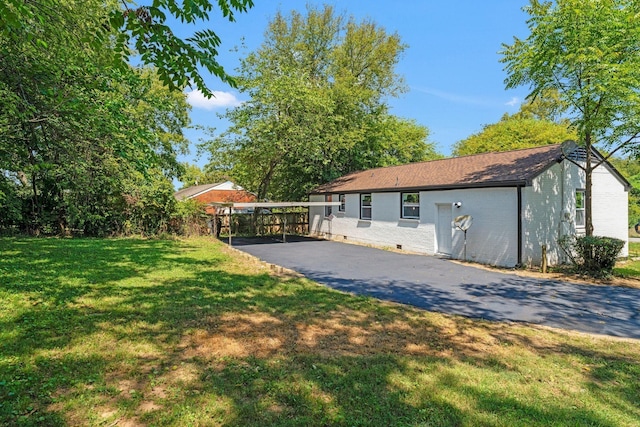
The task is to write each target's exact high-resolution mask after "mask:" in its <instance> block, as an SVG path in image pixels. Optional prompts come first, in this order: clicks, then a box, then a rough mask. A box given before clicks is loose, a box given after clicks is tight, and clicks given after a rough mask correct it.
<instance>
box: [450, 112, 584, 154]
mask: <svg viewBox="0 0 640 427" xmlns="http://www.w3.org/2000/svg"><path fill="white" fill-rule="evenodd" d="M575 138H576V133H575V132H574V131H571V130H570V129H568V128H567V126H566V125H564V124H558V123H554V122H550V121H548V120H538V119H534V118H531V117H528V118H527V117H521V116H518V115H513V116H511V115H505V116H504V117H502V119H501V120H500V121H499V122H497V123H493V124H490V125H486V126H484V127H483V128H482V130H481V131H480V132H478V133H475V134H473V135H471V136H469V137H467V138H466V139H463V140H461V141H458V142H456V143H455V144H454V147H453V155H454V156H466V155H469V154H478V153H486V152H491V151H509V150H517V149H521V148H532V147H538V146H540V145H547V144H557V143H559V142H563V141H566V140H568V139H571V140H574V139H575Z"/></svg>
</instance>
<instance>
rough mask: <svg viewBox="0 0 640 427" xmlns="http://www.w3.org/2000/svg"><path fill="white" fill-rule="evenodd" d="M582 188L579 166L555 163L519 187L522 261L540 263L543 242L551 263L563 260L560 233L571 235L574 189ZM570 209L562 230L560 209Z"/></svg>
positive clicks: (572, 230) (582, 181) (572, 229)
mask: <svg viewBox="0 0 640 427" xmlns="http://www.w3.org/2000/svg"><path fill="white" fill-rule="evenodd" d="M576 188H584V179H583V177H582V176H581V175H580V173H579V172H578V168H577V167H576V166H575V165H573V164H571V163H569V162H563V163H558V164H555V165H553V166H552V167H550V168H549V169H547V170H546V171H545V172H543V173H542V174H541V175H540V176H538V177H537V178H535V179H534V180H533V183H532V185H531V186H529V187H524V188H523V189H522V246H523V247H522V263H523V264H525V265H540V263H541V259H542V245H546V246H547V260H548V262H549V264H550V265H553V264H557V263H559V262H561V261H562V260H563V254H562V251H561V250H560V248H559V247H558V239H559V238H560V236H561V234H562V233H563V232H564V233H567V234H574V233H575V226H574V219H575V218H574V214H575V190H576ZM565 210H566V211H567V212H569V214H570V218H571V221H566V222H565V224H564V227H568V228H567V229H565V231H563V224H562V222H561V221H562V218H563V212H564V211H565Z"/></svg>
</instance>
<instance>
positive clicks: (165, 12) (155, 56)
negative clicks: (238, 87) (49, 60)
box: [0, 0, 253, 96]
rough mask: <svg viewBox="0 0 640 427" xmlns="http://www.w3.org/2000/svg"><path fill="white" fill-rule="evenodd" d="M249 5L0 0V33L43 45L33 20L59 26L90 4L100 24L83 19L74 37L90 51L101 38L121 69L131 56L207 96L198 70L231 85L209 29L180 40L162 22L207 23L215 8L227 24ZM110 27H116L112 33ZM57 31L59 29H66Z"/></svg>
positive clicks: (237, 0) (233, 1) (229, 0)
mask: <svg viewBox="0 0 640 427" xmlns="http://www.w3.org/2000/svg"><path fill="white" fill-rule="evenodd" d="M252 6H253V0H216V1H215V2H211V1H210V0H189V1H177V0H152V1H146V2H145V1H143V2H138V1H134V0H119V1H116V0H109V1H106V2H102V3H100V4H99V5H96V3H95V2H92V1H88V2H83V1H81V0H38V1H24V0H0V32H1V33H4V34H5V35H11V34H14V35H16V34H22V35H23V36H25V37H26V38H27V40H28V41H30V42H32V43H35V44H39V45H41V46H44V47H46V46H47V45H48V44H49V39H48V38H47V37H45V36H44V35H43V34H41V33H39V32H37V31H33V29H34V24H37V23H41V24H42V23H45V22H46V21H50V22H53V23H54V24H55V23H57V24H63V23H64V22H67V21H68V19H69V18H70V16H69V14H75V15H76V16H84V17H86V16H87V15H86V13H85V12H86V10H85V9H87V8H91V9H92V11H93V14H94V15H98V17H99V18H100V25H98V26H95V25H91V22H92V21H88V23H87V24H88V25H85V26H84V32H83V33H78V34H77V36H78V37H79V39H81V40H83V41H85V42H86V43H87V44H89V45H90V46H91V47H92V48H93V49H94V50H97V49H102V48H103V47H104V43H105V41H109V42H114V48H115V52H116V53H117V55H116V56H115V57H114V61H115V62H116V63H117V64H118V65H120V66H121V67H122V66H126V63H127V61H128V60H129V59H130V58H131V57H132V56H135V57H136V58H137V59H138V60H139V61H140V62H142V64H145V65H153V66H154V67H155V68H156V70H157V73H158V77H159V79H160V81H162V82H163V83H164V84H165V85H167V86H168V87H170V88H172V89H178V90H182V89H183V88H184V87H185V86H187V85H190V84H195V85H196V86H197V87H198V89H200V90H201V91H202V92H203V93H204V94H206V95H209V96H210V95H211V92H210V90H209V89H208V88H207V86H206V84H205V82H204V79H203V76H202V71H201V69H202V68H204V69H205V70H207V71H208V72H210V73H211V74H213V75H214V76H217V77H218V78H220V79H221V80H222V81H224V82H226V83H229V84H230V85H232V86H233V85H234V84H235V82H234V81H233V79H232V78H231V77H230V76H229V74H228V73H227V72H226V71H225V70H224V68H223V67H222V65H221V64H220V63H219V62H218V61H217V55H218V48H219V46H220V43H221V40H220V38H219V37H218V35H217V34H216V33H215V32H214V31H213V30H211V29H210V28H205V29H202V30H198V31H195V32H194V33H193V34H191V35H190V36H189V37H185V38H182V37H179V36H177V35H176V32H175V31H174V30H173V29H172V28H171V27H170V26H169V25H168V21H169V19H170V18H172V19H173V20H174V21H180V22H182V23H186V24H194V23H197V22H207V21H208V20H209V19H210V15H211V13H212V12H213V11H214V10H216V9H217V10H218V11H219V12H220V13H221V14H222V16H223V17H224V18H226V19H228V20H229V21H232V22H233V21H234V20H235V14H236V13H238V12H246V11H247V10H248V9H249V8H251V7H252ZM113 29H115V30H117V31H116V32H115V33H114V32H113V31H112V30H113ZM25 30H26V31H25ZM61 30H63V31H62V32H63V33H64V32H65V31H64V30H66V29H63V28H61Z"/></svg>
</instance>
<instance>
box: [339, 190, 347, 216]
mask: <svg viewBox="0 0 640 427" xmlns="http://www.w3.org/2000/svg"><path fill="white" fill-rule="evenodd" d="M338 201H339V202H340V206H338V212H344V211H345V208H346V206H347V195H346V194H339V195H338Z"/></svg>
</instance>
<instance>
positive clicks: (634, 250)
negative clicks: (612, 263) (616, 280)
mask: <svg viewBox="0 0 640 427" xmlns="http://www.w3.org/2000/svg"><path fill="white" fill-rule="evenodd" d="M613 274H614V275H616V276H619V277H629V278H636V279H638V278H640V243H636V242H630V243H629V260H628V261H625V262H621V263H618V265H616V267H615V268H614V269H613Z"/></svg>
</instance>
